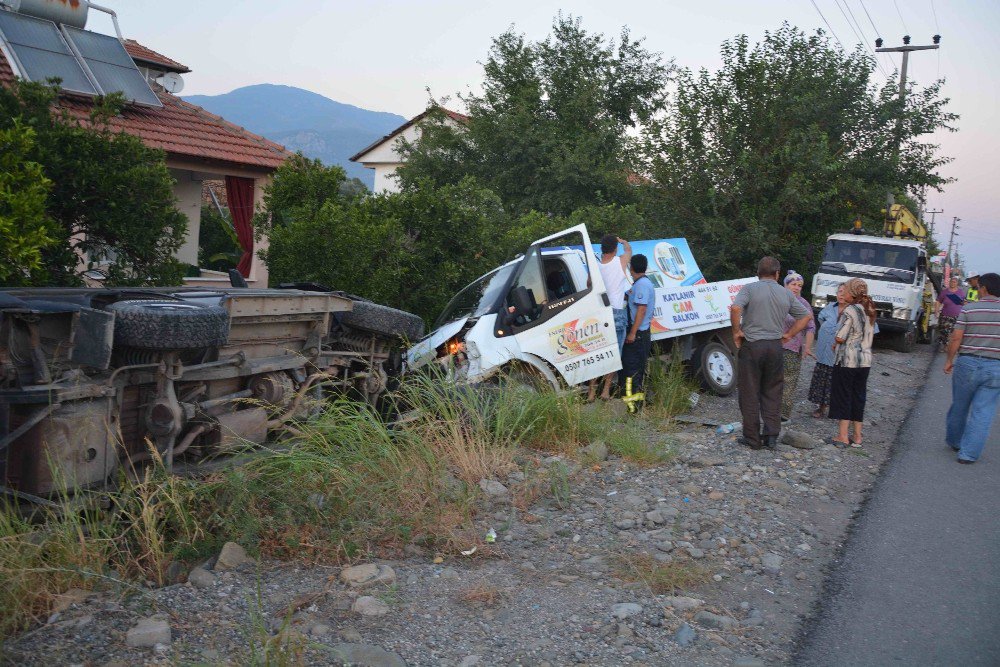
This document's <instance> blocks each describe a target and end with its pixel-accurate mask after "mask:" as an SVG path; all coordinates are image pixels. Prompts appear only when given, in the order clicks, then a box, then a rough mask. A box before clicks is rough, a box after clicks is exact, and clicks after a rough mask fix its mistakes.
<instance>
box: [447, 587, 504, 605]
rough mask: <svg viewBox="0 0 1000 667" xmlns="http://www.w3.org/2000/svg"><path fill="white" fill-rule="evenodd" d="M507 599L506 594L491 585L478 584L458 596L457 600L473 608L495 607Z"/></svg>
mask: <svg viewBox="0 0 1000 667" xmlns="http://www.w3.org/2000/svg"><path fill="white" fill-rule="evenodd" d="M506 598H507V592H506V591H504V590H502V589H500V588H498V587H496V586H493V585H491V584H485V583H484V584H479V585H476V586H472V587H470V588H466V589H465V590H464V591H462V592H461V593H459V594H458V600H459V601H460V602H462V603H464V604H467V605H470V606H475V607H495V606H496V605H497V604H499V603H500V602H502V601H503V600H505V599H506Z"/></svg>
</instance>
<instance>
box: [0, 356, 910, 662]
mask: <svg viewBox="0 0 1000 667" xmlns="http://www.w3.org/2000/svg"><path fill="white" fill-rule="evenodd" d="M875 357H876V369H874V370H873V372H872V374H871V376H870V380H869V390H868V414H869V415H870V416H871V423H870V424H868V425H866V430H865V445H864V448H863V449H862V450H854V451H845V450H838V449H835V448H833V447H830V446H827V445H823V444H816V446H815V447H813V448H811V449H810V448H800V447H801V444H800V445H798V446H790V445H789V444H785V443H787V442H789V441H788V439H787V436H786V438H785V439H783V442H782V444H780V445H779V447H778V449H777V450H776V451H751V450H749V449H747V448H744V447H741V446H740V445H739V444H737V442H736V436H737V435H738V434H717V433H716V432H715V429H714V428H712V427H708V426H705V427H702V426H698V425H692V424H681V425H680V426H681V427H682V430H681V431H680V432H679V433H680V434H681V435H683V437H682V438H678V439H677V441H676V442H677V445H676V446H677V453H678V456H677V457H676V459H675V460H673V461H672V462H670V463H667V464H663V465H659V466H654V467H639V466H636V465H635V464H632V463H629V462H627V461H624V460H621V459H620V458H618V457H616V456H614V455H611V456H609V457H608V459H607V460H606V461H604V460H603V459H602V458H601V455H602V454H603V451H602V450H601V448H599V447H598V448H595V450H596V451H593V455H592V456H591V457H590V459H589V461H588V466H587V467H585V468H579V467H578V466H576V465H575V464H573V462H571V461H566V460H564V459H559V458H558V457H549V458H546V459H544V460H542V461H537V460H536V461H534V462H533V463H532V466H526V467H525V470H524V471H523V472H524V473H525V474H527V475H529V477H530V475H532V474H535V473H533V472H532V470H534V469H544V467H545V466H549V465H554V464H556V463H559V464H560V465H561V464H565V465H566V466H567V469H568V470H570V471H571V472H572V473H573V476H572V478H571V484H570V488H569V491H568V497H563V498H559V499H558V502H557V499H556V498H551V497H543V498H541V499H539V500H538V501H537V502H535V503H534V504H533V505H532V506H530V507H528V508H527V509H519V508H518V507H517V506H515V505H514V504H511V503H510V502H503V503H498V502H496V501H492V502H487V503H485V504H484V506H483V507H482V509H481V511H480V512H479V514H478V515H477V519H476V522H477V528H479V529H480V530H481V531H482V533H483V534H485V533H486V531H487V530H489V529H491V528H492V529H494V530H495V531H496V533H497V535H498V538H497V542H496V544H494V545H490V547H489V548H487V549H483V548H480V549H479V550H478V551H477V552H476V553H474V554H472V555H470V556H468V557H463V556H448V555H446V556H445V559H444V561H443V562H438V563H435V562H434V560H435V556H436V555H437V554H435V553H434V552H432V551H429V550H428V551H425V550H422V549H421V548H418V547H416V546H415V545H408V546H407V549H406V550H405V551H402V552H388V551H387V552H385V553H381V554H378V555H379V556H380V558H378V559H370V560H368V561H365V562H362V563H358V564H356V565H361V566H363V567H362V569H361V570H355V568H353V567H352V568H343V567H339V566H338V567H334V566H330V565H323V564H319V565H307V564H304V563H300V562H290V563H277V562H266V561H264V562H260V563H258V564H257V565H256V566H250V565H249V563H250V562H251V559H249V557H248V556H246V554H245V553H244V554H243V555H244V556H246V558H247V560H241V559H239V558H236V560H237V561H241V562H240V564H238V565H236V566H235V569H225V567H228V566H229V565H231V564H232V563H231V561H230V556H232V555H233V552H234V551H235V550H234V549H232V548H230V549H229V552H230V553H224V554H223V555H225V557H224V558H223V557H221V555H220V558H219V561H220V562H222V563H223V564H224V567H219V566H218V564H217V565H216V567H215V569H214V571H208V569H206V568H195V569H194V570H192V571H191V572H190V573H188V575H187V580H188V583H184V584H175V585H170V586H166V587H163V588H159V589H142V590H141V591H139V593H138V594H136V590H135V589H134V588H129V589H128V591H129V594H128V595H116V594H115V593H114V592H102V593H99V594H96V595H78V596H75V597H73V598H72V599H71V600H70V601H69V602H67V603H66V606H65V608H64V609H62V610H61V611H59V612H58V613H56V614H53V618H52V619H50V622H49V623H47V624H45V625H42V626H39V627H37V628H34V629H32V630H31V631H29V632H27V633H25V634H23V635H21V636H20V637H16V638H12V639H11V640H10V641H8V642H7V643H5V645H4V652H5V655H4V658H5V660H7V661H9V662H11V663H16V664H25V665H46V664H54V663H58V664H72V663H81V664H150V663H152V664H172V663H181V664H188V663H199V664H204V663H210V664H218V663H233V664H243V663H247V662H250V661H251V660H252V656H253V655H258V656H259V655H260V654H261V652H260V646H261V644H262V642H263V641H270V640H269V638H274V637H276V636H278V635H281V637H284V638H289V642H291V640H292V639H295V641H297V642H300V646H301V659H302V661H303V662H304V663H306V664H316V665H321V664H338V662H339V663H343V662H351V663H354V664H365V665H391V666H397V665H403V664H407V665H450V666H454V665H460V664H464V665H469V666H471V665H494V664H500V665H514V664H520V665H528V664H533V665H542V664H545V663H548V664H550V665H564V664H588V665H628V664H635V665H639V664H647V665H653V664H655V665H694V666H696V667H699V666H708V665H735V664H739V665H746V666H748V667H749V666H750V665H763V664H782V663H786V662H788V660H789V658H790V654H791V650H792V648H793V643H794V639H795V637H796V633H797V632H798V630H799V628H800V626H801V623H802V621H803V620H804V619H805V618H806V617H807V616H808V614H809V613H810V610H811V608H812V606H813V605H814V603H815V602H816V601H817V598H818V596H819V595H820V593H821V590H822V586H823V580H824V576H825V569H826V567H827V566H828V565H829V564H830V563H831V561H832V560H833V559H834V558H835V557H836V555H837V552H838V549H839V548H840V545H841V544H842V542H843V540H844V538H845V536H846V532H847V530H848V528H849V525H850V521H851V517H852V516H853V514H854V512H855V511H856V510H857V509H858V507H859V506H860V504H861V502H862V501H863V499H864V497H865V494H866V493H867V491H868V489H869V488H870V487H871V485H872V483H873V482H874V480H875V478H876V476H877V474H878V471H879V467H880V465H881V464H882V463H883V462H884V461H885V460H886V457H887V453H888V449H889V443H891V442H892V441H893V439H894V437H895V434H896V431H897V428H898V427H899V425H900V423H901V422H902V420H903V419H904V418H905V416H906V413H907V410H908V408H909V403H908V401H910V400H911V399H910V398H909V397H910V396H912V395H913V391H912V388H913V384H914V383H915V382H920V374H921V373H922V372H923V371H924V370H925V369H926V367H927V364H928V363H929V360H930V354H929V353H928V352H927V351H926V348H923V347H921V348H919V351H918V352H917V353H915V354H912V355H908V356H904V355H902V354H899V353H895V352H890V351H883V350H876V355H875ZM883 359H884V360H885V361H886V362H887V364H886V366H885V367H882V368H879V367H878V364H879V361H880V360H883ZM805 366H806V368H804V369H803V377H802V380H801V381H800V383H799V391H798V397H797V398H798V400H797V402H796V405H795V410H794V414H793V422H792V426H791V427H790V428H792V429H794V430H795V431H796V432H797V433H800V434H802V435H803V436H808V438H806V437H802V438H798V439H796V442H800V443H806V442H811V443H813V444H815V443H818V441H819V440H820V439H821V438H822V437H825V436H828V435H830V434H831V433H832V432H833V428H834V426H833V423H832V422H829V421H827V420H814V419H811V418H810V417H809V413H810V412H811V411H812V409H813V406H812V405H810V404H809V403H807V402H806V401H805V394H806V391H807V389H808V384H809V371H810V370H811V362H810V363H808V364H805ZM892 366H897V367H906V368H907V372H908V373H910V375H904V374H902V373H899V372H896V371H895V370H894V369H893V368H892ZM883 371H884V372H887V373H889V375H884V374H883ZM697 416H698V417H699V418H704V419H706V420H713V421H716V422H722V423H726V422H733V421H736V420H737V419H738V416H739V411H738V408H737V405H736V396H735V395H734V396H731V397H728V398H720V397H715V396H710V395H702V396H701V399H700V401H699V404H698V408H697ZM649 437H651V438H658V439H660V440H661V441H662V439H663V438H664V437H666V438H667V439H670V438H671V437H672V436H671V435H670V434H667V435H666V436H664V434H663V433H650V436H649ZM810 439H811V440H810ZM571 464H572V465H571ZM529 481H530V480H529ZM484 482H486V484H482V486H484V487H488V488H489V490H490V491H492V492H493V493H494V494H496V495H497V496H498V497H500V496H506V497H509V496H510V495H512V492H513V491H514V490H515V488H514V487H515V486H516V485H517V484H519V483H520V482H519V481H518V478H517V477H511V478H510V479H506V482H507V483H506V485H505V484H504V483H503V482H501V481H499V480H484ZM497 485H499V486H497ZM500 486H503V487H504V491H503V492H501V491H500ZM508 487H509V488H508ZM484 491H486V488H484ZM487 493H489V491H487ZM228 546H229V545H227V547H228ZM223 551H224V552H225V551H226V550H225V549H224V550H223ZM236 555H238V554H236ZM626 556H642V557H647V558H648V559H649V560H650V561H652V562H659V563H669V565H670V566H671V567H678V566H680V567H688V566H690V567H698V568H702V570H703V572H704V573H705V577H704V578H705V582H704V583H701V584H698V585H696V586H693V587H691V588H690V589H677V590H674V591H666V592H664V593H662V594H661V593H654V592H653V591H652V590H650V589H649V588H648V587H647V586H646V585H645V584H643V583H641V582H628V581H625V580H623V579H621V578H619V577H618V576H616V573H617V568H618V567H619V563H620V562H621V560H622V559H623V557H626ZM346 572H351V575H350V576H347V577H345V573H346ZM388 573H391V576H390V575H389V574H388ZM355 574H357V576H355ZM206 575H207V576H206ZM358 582H362V583H361V584H360V585H359V584H358ZM302 601H305V604H302ZM362 609H367V610H369V611H371V610H377V612H378V615H365V614H364V613H363V612H361V610H362ZM157 614H159V616H157ZM151 621H155V622H156V623H155V624H156V627H157V628H158V629H159V631H160V633H161V634H160V635H159V639H161V640H162V639H164V638H165V637H166V641H155V642H152V645H150V644H149V642H150V641H152V640H151V639H150V640H146V641H145V642H144V644H143V645H142V646H138V645H131V644H135V641H134V639H133V640H132V641H131V642H130V641H129V637H130V636H131V637H136V636H137V634H136V633H135V632H134V630H135V629H136V628H138V627H139V626H140V625H142V624H143V623H150V622H151ZM164 624H165V625H166V630H167V633H168V634H167V635H164V634H163V632H162V630H163V626H164ZM282 633H284V634H282ZM254 646H256V651H255V650H254V648H253V647H254Z"/></svg>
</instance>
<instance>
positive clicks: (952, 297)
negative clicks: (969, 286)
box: [934, 278, 965, 347]
mask: <svg viewBox="0 0 1000 667" xmlns="http://www.w3.org/2000/svg"><path fill="white" fill-rule="evenodd" d="M963 305H965V292H962V291H960V290H959V289H958V278H952V279H951V280H949V281H948V289H945V290H941V294H940V295H939V296H938V299H937V303H935V304H934V312H935V313H937V314H938V315H939V317H938V325H937V328H938V343H940V344H941V347H948V335H949V334H950V333H951V329H952V327H954V326H955V318H957V317H958V314H959V313H961V312H962V306H963Z"/></svg>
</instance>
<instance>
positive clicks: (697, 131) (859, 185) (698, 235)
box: [643, 24, 957, 279]
mask: <svg viewBox="0 0 1000 667" xmlns="http://www.w3.org/2000/svg"><path fill="white" fill-rule="evenodd" d="M722 60H723V64H722V67H721V68H720V69H719V70H718V71H717V72H714V73H710V72H708V71H707V70H701V71H700V72H698V73H694V72H692V71H690V70H683V71H681V72H680V73H679V75H678V78H677V90H676V95H675V96H674V97H673V98H672V100H671V103H670V105H669V107H668V112H667V113H666V114H665V115H664V116H663V117H662V118H661V119H659V120H658V121H657V122H655V123H652V124H650V125H649V127H648V128H647V132H646V134H645V139H644V150H645V155H646V158H647V170H648V173H649V174H650V176H651V177H652V181H653V183H652V185H651V187H650V188H646V189H644V194H645V195H646V196H647V198H646V199H645V201H644V202H643V203H644V207H645V210H646V215H647V216H648V217H650V218H652V219H657V220H661V221H664V222H666V223H667V225H668V226H669V227H670V228H672V229H676V230H677V232H678V234H679V235H684V236H687V238H688V240H689V241H691V243H692V245H693V246H694V247H695V248H697V253H698V259H699V263H700V264H701V267H702V269H703V270H705V272H706V274H708V275H711V276H712V277H713V278H719V279H721V278H724V277H734V276H737V275H745V274H747V273H748V272H750V271H751V270H752V269H753V267H754V265H755V263H756V260H757V259H759V258H760V257H761V256H762V255H765V254H772V255H775V256H777V257H779V258H780V259H781V260H782V262H783V264H784V266H785V267H786V268H795V269H797V270H799V271H801V272H803V273H808V272H810V270H811V269H813V268H814V267H815V266H816V265H817V264H818V261H819V256H820V253H821V250H822V247H823V243H824V240H825V237H826V236H827V235H828V234H830V233H831V232H834V231H837V230H841V229H844V228H846V227H847V226H849V224H850V222H851V221H852V220H853V219H854V217H856V216H858V215H860V216H861V217H862V219H863V220H864V221H865V223H866V226H868V227H869V228H871V229H878V228H879V227H880V225H881V217H882V216H881V213H880V212H879V211H880V209H881V208H883V207H884V202H885V193H886V191H887V190H888V191H894V192H896V193H898V194H902V193H905V192H915V191H918V190H919V189H920V188H923V187H930V188H936V189H939V188H940V187H941V185H942V184H944V183H945V182H947V180H946V179H945V178H943V177H942V176H941V175H940V174H939V172H938V169H939V167H940V166H941V165H943V164H945V163H946V162H948V161H949V159H948V158H944V157H941V156H939V155H938V152H937V149H938V147H937V146H935V145H933V144H928V143H924V142H922V141H921V140H920V139H919V138H920V136H921V135H923V134H925V133H928V132H933V131H935V130H937V129H941V128H947V129H951V128H950V124H951V123H952V122H953V121H954V120H956V119H957V116H955V115H954V114H951V113H948V112H947V111H946V110H945V107H946V105H947V102H948V100H947V99H946V98H942V97H941V88H942V85H943V82H941V81H938V82H935V83H933V84H932V85H930V86H927V87H925V88H918V87H917V86H916V85H915V84H912V83H911V84H910V90H909V95H908V96H907V99H906V103H905V108H901V107H900V104H899V102H898V101H897V98H896V91H897V87H896V84H894V83H892V82H891V81H890V82H886V83H884V84H882V85H878V84H876V83H874V82H873V76H872V75H873V71H874V68H875V63H874V61H873V60H872V59H871V58H870V57H868V56H867V55H866V54H865V52H864V50H863V49H862V48H861V47H860V46H859V47H858V48H857V49H856V50H855V51H854V52H852V53H845V52H844V51H842V50H841V49H839V48H835V47H834V46H832V45H831V43H830V41H829V39H828V38H827V37H826V36H825V35H824V34H823V33H822V31H819V32H817V33H816V34H815V35H806V34H804V33H803V32H802V31H800V30H798V29H796V28H793V27H790V26H789V25H787V24H785V25H783V26H782V27H781V28H780V29H779V30H777V31H775V32H773V33H767V34H766V35H765V38H764V40H763V41H762V42H760V43H758V44H756V45H751V44H750V41H749V39H748V38H747V37H746V36H745V35H741V36H738V37H736V38H735V39H733V40H730V41H726V42H724V43H723V45H722ZM898 119H901V121H899V120H898ZM897 128H898V130H899V133H898V134H897ZM897 137H898V138H899V142H900V150H899V153H898V154H897V153H896V151H895V150H894V148H895V143H896V139H897Z"/></svg>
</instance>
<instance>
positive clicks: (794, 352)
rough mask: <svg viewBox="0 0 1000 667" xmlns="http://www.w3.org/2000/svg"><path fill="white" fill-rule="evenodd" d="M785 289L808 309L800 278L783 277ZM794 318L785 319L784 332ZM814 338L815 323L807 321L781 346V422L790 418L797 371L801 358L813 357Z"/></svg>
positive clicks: (797, 275) (789, 316) (793, 275)
mask: <svg viewBox="0 0 1000 667" xmlns="http://www.w3.org/2000/svg"><path fill="white" fill-rule="evenodd" d="M784 283H785V288H786V289H787V290H788V291H789V292H791V293H792V294H794V295H795V298H796V299H798V300H799V301H800V302H801V303H802V305H803V306H805V307H806V308H807V309H808V308H809V307H810V306H809V302H808V301H806V300H805V299H803V298H802V286H803V285H804V284H805V281H804V280H803V278H802V276H801V275H800V274H799V273H797V272H795V271H791V270H790V271H789V272H788V275H786V276H785V281H784ZM793 324H795V318H794V317H792V316H791V315H787V316H786V317H785V331H788V330H789V329H791V328H792V325H793ZM815 337H816V322H815V321H814V320H812V319H810V320H809V324H808V326H806V328H805V329H803V330H802V331H800V332H799V333H798V334H796V335H795V336H794V337H792V338H790V339H789V340H788V342H787V343H784V344H782V346H781V347H782V349H783V350H784V355H785V388H784V390H783V391H782V392H781V421H783V422H787V421H789V420H790V419H791V418H792V406H793V405H794V404H795V390H796V389H797V388H798V386H799V371H800V370H801V369H802V359H803V357H811V356H813V351H812V347H813V340H814V339H815Z"/></svg>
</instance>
